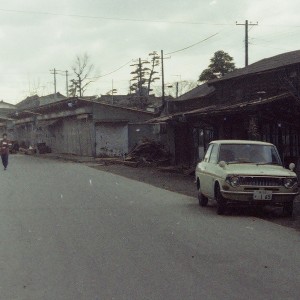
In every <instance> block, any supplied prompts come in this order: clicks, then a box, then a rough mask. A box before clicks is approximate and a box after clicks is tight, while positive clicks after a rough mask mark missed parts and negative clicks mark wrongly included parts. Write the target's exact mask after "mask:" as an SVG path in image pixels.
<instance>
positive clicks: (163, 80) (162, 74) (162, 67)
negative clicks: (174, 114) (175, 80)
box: [160, 50, 168, 114]
mask: <svg viewBox="0 0 300 300" xmlns="http://www.w3.org/2000/svg"><path fill="white" fill-rule="evenodd" d="M160 59H161V85H162V91H161V101H162V105H163V107H164V106H165V104H166V103H165V76H164V51H163V50H161V51H160ZM166 113H167V114H168V107H166Z"/></svg>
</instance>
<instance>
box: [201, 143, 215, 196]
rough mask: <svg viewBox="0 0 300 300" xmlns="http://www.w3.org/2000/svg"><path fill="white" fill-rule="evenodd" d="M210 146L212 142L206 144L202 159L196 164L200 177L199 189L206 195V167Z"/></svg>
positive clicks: (207, 185) (211, 146)
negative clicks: (206, 147)
mask: <svg viewBox="0 0 300 300" xmlns="http://www.w3.org/2000/svg"><path fill="white" fill-rule="evenodd" d="M212 148H213V144H210V145H209V146H208V149H207V151H206V153H205V156H204V158H203V160H202V161H201V163H199V164H198V170H197V173H198V175H199V179H200V189H201V193H202V194H204V195H207V193H208V187H209V184H208V182H209V178H208V172H207V167H208V160H209V157H210V153H211V150H212Z"/></svg>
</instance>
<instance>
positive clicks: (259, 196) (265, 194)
mask: <svg viewBox="0 0 300 300" xmlns="http://www.w3.org/2000/svg"><path fill="white" fill-rule="evenodd" d="M253 199H254V200H272V192H271V191H265V190H259V191H254V192H253Z"/></svg>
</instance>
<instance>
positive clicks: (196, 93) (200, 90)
mask: <svg viewBox="0 0 300 300" xmlns="http://www.w3.org/2000/svg"><path fill="white" fill-rule="evenodd" d="M214 91H215V89H214V87H212V86H208V84H207V83H203V84H201V85H198V86H197V87H195V88H194V89H192V90H190V91H189V92H187V93H185V94H183V95H181V96H180V97H178V98H176V99H174V100H173V101H184V100H189V99H194V98H200V97H204V96H207V95H209V94H211V93H212V92H214Z"/></svg>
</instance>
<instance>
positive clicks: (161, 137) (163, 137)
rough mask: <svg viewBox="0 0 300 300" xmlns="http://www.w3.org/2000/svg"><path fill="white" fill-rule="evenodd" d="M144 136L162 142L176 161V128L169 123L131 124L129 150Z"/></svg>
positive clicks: (129, 126) (129, 128)
mask: <svg viewBox="0 0 300 300" xmlns="http://www.w3.org/2000/svg"><path fill="white" fill-rule="evenodd" d="M144 138H147V139H149V140H154V141H156V142H160V143H161V144H163V145H164V146H165V149H167V150H168V151H169V152H170V154H171V162H172V163H174V158H175V144H174V128H172V127H171V126H170V125H169V124H167V123H159V124H150V123H149V124H134V123H133V124H129V125H128V139H129V151H130V150H131V149H132V148H133V147H134V146H135V145H136V144H138V143H140V142H141V141H142V140H143V139H144Z"/></svg>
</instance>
